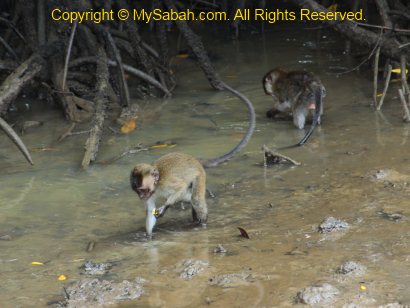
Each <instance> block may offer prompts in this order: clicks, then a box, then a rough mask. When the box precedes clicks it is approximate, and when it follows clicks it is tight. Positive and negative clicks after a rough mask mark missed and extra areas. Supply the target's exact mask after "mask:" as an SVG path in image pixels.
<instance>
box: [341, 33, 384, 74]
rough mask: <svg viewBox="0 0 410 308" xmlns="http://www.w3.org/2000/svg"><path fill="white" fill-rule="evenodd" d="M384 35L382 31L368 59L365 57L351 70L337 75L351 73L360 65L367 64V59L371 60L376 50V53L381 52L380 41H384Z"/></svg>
mask: <svg viewBox="0 0 410 308" xmlns="http://www.w3.org/2000/svg"><path fill="white" fill-rule="evenodd" d="M382 37H383V31H380V36H379V39H378V40H377V41H376V44H375V45H374V47H373V49H372V51H371V52H370V53H369V55H368V56H367V58H366V59H364V60H363V61H362V62H360V63H359V64H358V65H356V66H355V67H354V68H352V69H350V70H347V71H344V72H341V73H337V75H344V74H348V73H351V72H353V71H355V70H357V69H358V68H359V67H361V66H362V65H363V64H365V63H366V62H367V61H369V60H370V58H371V57H372V56H373V54H374V52H375V51H376V53H377V52H378V53H379V54H380V42H381V41H382ZM377 62H378V61H377Z"/></svg>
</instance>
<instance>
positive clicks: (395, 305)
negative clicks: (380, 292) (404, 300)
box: [377, 303, 408, 308]
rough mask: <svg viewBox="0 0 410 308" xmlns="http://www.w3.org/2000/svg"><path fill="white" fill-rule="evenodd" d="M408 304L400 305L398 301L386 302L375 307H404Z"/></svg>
mask: <svg viewBox="0 0 410 308" xmlns="http://www.w3.org/2000/svg"><path fill="white" fill-rule="evenodd" d="M406 307H408V306H405V305H402V304H400V303H388V304H386V305H380V306H378V307H377V308H406Z"/></svg>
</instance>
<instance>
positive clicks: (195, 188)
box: [191, 172, 208, 225]
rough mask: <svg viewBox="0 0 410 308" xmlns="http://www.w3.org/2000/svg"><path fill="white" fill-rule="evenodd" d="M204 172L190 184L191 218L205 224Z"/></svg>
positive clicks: (206, 209) (206, 216) (206, 210)
mask: <svg viewBox="0 0 410 308" xmlns="http://www.w3.org/2000/svg"><path fill="white" fill-rule="evenodd" d="M205 182H206V179H205V172H204V174H203V175H202V176H198V177H197V179H196V181H195V182H194V183H193V185H192V199H191V202H192V218H193V220H194V222H196V223H199V224H202V225H206V223H207V221H208V205H207V204H206V200H205V190H206V183H205Z"/></svg>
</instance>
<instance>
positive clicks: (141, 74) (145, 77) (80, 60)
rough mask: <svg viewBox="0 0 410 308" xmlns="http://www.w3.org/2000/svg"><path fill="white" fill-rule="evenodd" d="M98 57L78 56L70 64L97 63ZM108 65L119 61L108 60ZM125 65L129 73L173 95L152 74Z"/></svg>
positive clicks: (113, 64)
mask: <svg viewBox="0 0 410 308" xmlns="http://www.w3.org/2000/svg"><path fill="white" fill-rule="evenodd" d="M97 60H98V59H97V57H83V58H78V59H75V60H73V61H71V62H70V66H77V65H81V64H83V63H84V62H91V63H95V62H96V61H97ZM108 65H110V66H116V65H117V63H116V62H115V61H113V60H108ZM123 66H124V70H125V71H126V72H127V73H130V74H133V75H134V76H136V77H139V78H141V79H143V80H145V81H147V82H148V83H151V84H152V85H153V86H155V87H157V88H159V89H160V90H162V91H163V92H164V93H165V94H166V95H167V96H171V92H169V91H168V89H167V88H165V87H164V86H163V85H162V84H161V83H159V82H158V81H157V80H156V79H154V78H152V77H151V76H149V75H148V74H146V73H144V72H143V71H141V70H139V69H137V68H134V67H132V66H130V65H127V64H123Z"/></svg>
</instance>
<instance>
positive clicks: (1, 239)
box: [0, 234, 12, 241]
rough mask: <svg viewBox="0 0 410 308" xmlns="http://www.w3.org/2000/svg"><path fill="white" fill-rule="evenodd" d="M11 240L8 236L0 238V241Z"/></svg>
mask: <svg viewBox="0 0 410 308" xmlns="http://www.w3.org/2000/svg"><path fill="white" fill-rule="evenodd" d="M11 239H12V238H11V236H10V234H6V235H1V236H0V241H11Z"/></svg>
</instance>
